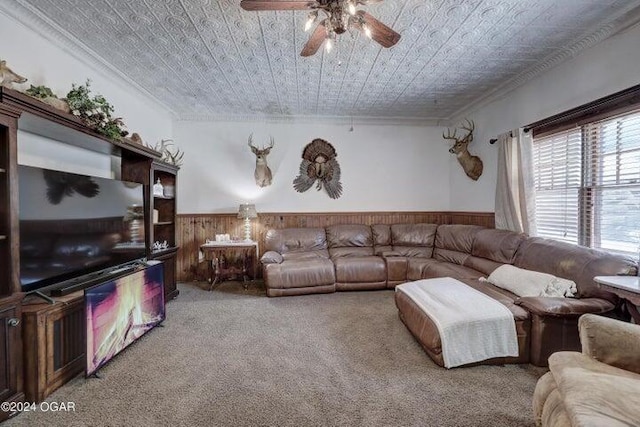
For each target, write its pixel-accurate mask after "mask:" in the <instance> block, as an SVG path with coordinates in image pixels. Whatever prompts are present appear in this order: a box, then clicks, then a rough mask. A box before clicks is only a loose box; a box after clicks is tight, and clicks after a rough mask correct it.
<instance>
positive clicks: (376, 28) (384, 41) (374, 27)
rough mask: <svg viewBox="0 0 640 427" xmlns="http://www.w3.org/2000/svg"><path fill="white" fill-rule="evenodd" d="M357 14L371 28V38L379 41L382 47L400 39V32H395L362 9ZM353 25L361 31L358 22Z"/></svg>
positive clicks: (389, 45)
mask: <svg viewBox="0 0 640 427" xmlns="http://www.w3.org/2000/svg"><path fill="white" fill-rule="evenodd" d="M357 15H358V16H360V17H361V18H362V19H363V21H364V23H365V24H367V26H368V27H369V29H370V30H371V38H372V39H373V40H375V41H377V42H378V43H380V44H381V45H382V46H383V47H391V46H393V45H395V44H396V43H398V41H400V34H398V33H396V32H395V31H393V30H392V29H391V28H389V27H387V26H386V25H384V24H383V23H382V22H380V21H378V20H377V19H376V18H374V17H373V16H371V15H369V14H368V13H367V12H365V11H364V10H359V11H358V12H357ZM354 27H356V28H357V29H359V30H360V31H363V29H362V25H360V24H359V23H358V22H356V23H354Z"/></svg>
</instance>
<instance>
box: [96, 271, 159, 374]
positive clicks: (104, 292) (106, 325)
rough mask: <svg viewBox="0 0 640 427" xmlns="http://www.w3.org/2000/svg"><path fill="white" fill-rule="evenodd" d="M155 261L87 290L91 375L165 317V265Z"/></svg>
mask: <svg viewBox="0 0 640 427" xmlns="http://www.w3.org/2000/svg"><path fill="white" fill-rule="evenodd" d="M151 262H152V263H156V264H154V265H151V266H149V267H147V268H145V269H142V270H139V271H136V272H135V273H132V274H129V275H127V276H124V277H120V278H118V279H114V280H109V281H107V282H104V283H101V284H99V285H96V286H93V287H90V288H87V289H85V291H84V296H85V299H84V300H85V314H86V319H87V321H86V325H87V331H86V336H87V340H86V341H87V351H86V356H87V367H86V375H87V376H89V375H92V374H93V373H95V372H96V371H97V370H98V369H100V368H101V367H102V366H103V365H104V364H105V363H107V362H108V361H109V360H111V359H112V358H113V357H114V356H116V355H117V354H118V353H120V352H121V351H122V350H124V349H125V348H126V347H128V346H129V345H130V344H131V343H133V342H134V341H136V340H137V339H138V338H140V337H141V336H142V335H144V334H145V333H147V332H148V331H149V330H151V329H153V328H154V327H155V326H157V325H158V324H159V323H161V322H162V321H163V320H164V319H165V307H164V286H163V277H164V274H163V265H162V263H161V262H159V261H151Z"/></svg>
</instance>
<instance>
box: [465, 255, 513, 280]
mask: <svg viewBox="0 0 640 427" xmlns="http://www.w3.org/2000/svg"><path fill="white" fill-rule="evenodd" d="M463 265H464V266H465V267H469V268H472V269H474V270H478V271H480V272H482V273H484V274H485V275H487V276H488V275H490V274H491V273H493V271H494V270H495V269H496V268H498V267H500V266H501V265H504V264H503V263H501V262H496V261H493V260H490V259H486V258H480V257H477V256H473V255H470V256H468V257H466V258H465V260H464V263H463Z"/></svg>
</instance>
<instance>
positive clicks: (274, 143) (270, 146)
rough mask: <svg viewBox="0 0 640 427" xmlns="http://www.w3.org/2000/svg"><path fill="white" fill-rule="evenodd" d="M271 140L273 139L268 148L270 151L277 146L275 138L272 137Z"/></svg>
mask: <svg viewBox="0 0 640 427" xmlns="http://www.w3.org/2000/svg"><path fill="white" fill-rule="evenodd" d="M270 138H271V142H270V144H269V146H268V147H267V148H268V149H269V150H270V149H272V148H273V146H274V145H276V141H275V140H274V139H273V137H270Z"/></svg>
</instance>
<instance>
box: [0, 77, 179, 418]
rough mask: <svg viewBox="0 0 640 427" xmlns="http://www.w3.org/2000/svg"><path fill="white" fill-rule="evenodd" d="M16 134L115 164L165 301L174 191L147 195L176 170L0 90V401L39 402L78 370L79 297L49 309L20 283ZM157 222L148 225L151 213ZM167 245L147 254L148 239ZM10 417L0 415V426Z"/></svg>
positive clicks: (171, 282) (81, 358)
mask: <svg viewBox="0 0 640 427" xmlns="http://www.w3.org/2000/svg"><path fill="white" fill-rule="evenodd" d="M18 130H21V131H25V132H28V133H31V134H36V135H40V136H42V137H45V138H50V139H53V140H56V141H58V142H63V143H65V144H70V145H73V146H76V147H80V148H82V149H86V150H89V151H93V152H98V153H103V154H104V155H106V156H111V157H112V158H118V159H120V170H119V171H117V172H119V174H120V178H121V179H122V180H126V181H132V182H137V183H141V184H143V185H144V199H145V207H144V230H145V243H144V244H145V247H146V255H147V258H148V259H157V260H161V261H163V263H164V281H165V300H166V301H168V300H170V299H171V298H174V297H175V296H176V295H177V294H178V290H177V288H176V274H175V273H176V258H177V251H178V248H177V247H176V246H175V245H176V239H175V215H176V204H175V193H174V194H173V195H171V194H170V195H168V196H166V197H165V196H162V197H157V196H156V197H154V196H153V193H152V191H151V186H152V185H153V183H154V182H155V181H156V180H157V179H158V178H160V179H161V181H162V182H163V183H165V182H166V184H167V185H173V186H175V184H176V179H177V171H178V168H177V167H176V166H173V165H169V164H166V163H164V162H162V161H161V160H160V157H161V154H160V153H158V152H157V151H155V150H152V149H150V148H148V147H146V146H143V145H141V144H136V143H133V142H131V143H130V142H128V141H126V140H122V141H112V140H109V139H107V138H105V137H104V136H102V135H100V134H98V133H96V132H95V131H94V130H92V129H90V128H88V127H87V126H85V125H84V123H83V122H82V121H81V120H80V119H79V118H77V117H75V116H73V115H71V114H67V113H64V112H62V111H60V110H57V109H55V108H53V107H51V106H49V105H47V104H45V103H43V102H40V101H38V100H36V99H34V98H31V97H29V96H27V95H24V94H22V93H20V92H17V91H13V90H10V89H6V88H0V265H1V266H2V267H0V401H3V402H4V401H24V400H27V401H32V402H39V401H41V400H43V399H44V398H45V397H46V396H47V395H48V394H50V393H51V392H53V391H54V390H55V389H56V388H58V387H60V386H61V385H62V384H64V383H65V382H66V381H68V380H69V379H71V378H73V377H74V376H76V375H77V374H79V373H80V372H82V371H83V370H84V368H85V363H86V362H85V355H84V353H85V342H84V331H85V326H84V324H85V323H84V322H85V318H84V296H83V295H84V294H83V292H82V291H80V292H75V293H72V294H70V295H67V296H64V297H57V298H55V303H54V304H49V303H47V302H45V301H44V300H41V299H37V297H35V296H27V297H26V298H25V294H24V293H23V292H22V289H21V286H20V241H19V239H20V230H19V218H18V209H19V207H18V203H19V189H18V147H19V145H20V140H19V137H18ZM154 209H156V210H157V211H158V220H157V221H155V222H154V221H153V210H154ZM165 240H166V241H167V244H168V247H167V248H165V249H162V250H153V244H154V242H155V241H160V242H163V241H165ZM12 415H13V414H10V413H6V412H1V411H0V421H2V420H4V419H6V418H8V417H10V416H12Z"/></svg>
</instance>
